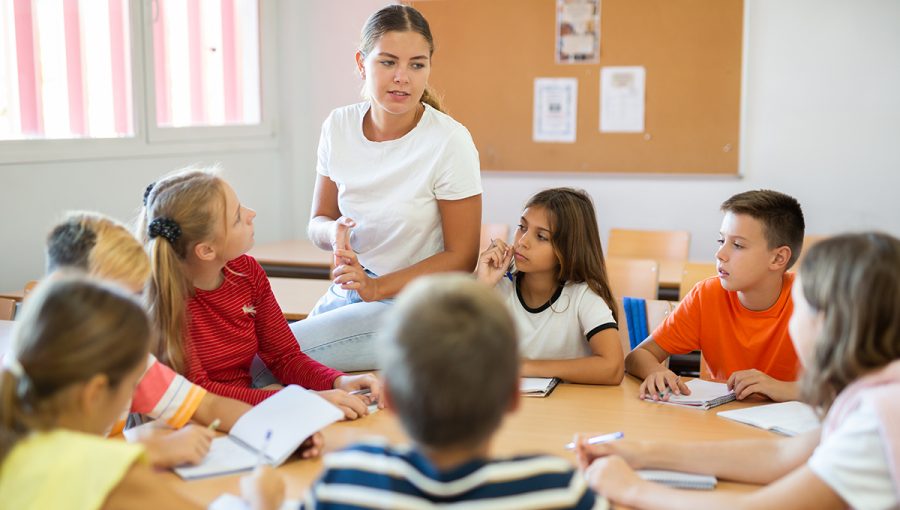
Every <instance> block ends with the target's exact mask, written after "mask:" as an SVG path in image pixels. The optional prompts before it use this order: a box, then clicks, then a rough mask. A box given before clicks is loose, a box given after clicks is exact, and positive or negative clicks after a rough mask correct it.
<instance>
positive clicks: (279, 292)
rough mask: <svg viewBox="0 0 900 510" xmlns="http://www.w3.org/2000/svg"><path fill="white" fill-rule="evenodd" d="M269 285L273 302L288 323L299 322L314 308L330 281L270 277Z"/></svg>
mask: <svg viewBox="0 0 900 510" xmlns="http://www.w3.org/2000/svg"><path fill="white" fill-rule="evenodd" d="M269 284H270V285H271V286H272V293H273V294H274V295H275V300H276V301H278V304H279V305H280V306H281V311H282V312H284V318H285V319H287V320H289V321H299V320H302V319H305V318H306V316H307V315H308V314H309V312H310V311H312V309H313V307H314V306H316V302H317V301H318V300H319V298H320V297H322V296H323V295H324V294H325V292H327V291H328V287H330V286H331V280H308V279H305V278H277V277H270V278H269Z"/></svg>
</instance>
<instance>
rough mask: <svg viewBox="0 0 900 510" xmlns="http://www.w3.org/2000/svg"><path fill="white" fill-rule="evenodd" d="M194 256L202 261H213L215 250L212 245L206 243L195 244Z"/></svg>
mask: <svg viewBox="0 0 900 510" xmlns="http://www.w3.org/2000/svg"><path fill="white" fill-rule="evenodd" d="M194 255H195V256H196V257H197V258H198V259H200V260H203V261H208V260H215V259H216V249H215V248H214V247H213V245H212V244H210V243H207V242H203V243H197V244H195V245H194Z"/></svg>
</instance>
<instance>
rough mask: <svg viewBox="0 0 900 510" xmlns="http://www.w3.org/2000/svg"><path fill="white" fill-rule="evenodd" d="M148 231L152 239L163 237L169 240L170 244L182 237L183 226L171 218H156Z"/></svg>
mask: <svg viewBox="0 0 900 510" xmlns="http://www.w3.org/2000/svg"><path fill="white" fill-rule="evenodd" d="M147 233H148V234H149V235H150V239H153V238H154V237H162V238H164V239H165V240H166V241H169V244H172V245H174V244H175V242H177V241H178V238H179V237H181V227H179V226H178V223H176V222H175V220H173V219H171V218H156V219H155V220H153V221H151V222H150V226H149V227H148V228H147Z"/></svg>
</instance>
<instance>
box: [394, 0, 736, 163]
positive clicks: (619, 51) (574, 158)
mask: <svg viewBox="0 0 900 510" xmlns="http://www.w3.org/2000/svg"><path fill="white" fill-rule="evenodd" d="M410 3H411V4H412V5H413V6H414V7H416V8H417V9H419V10H420V11H421V12H422V13H423V14H424V15H425V17H426V18H427V19H428V21H429V23H430V25H431V30H432V33H433V34H434V38H435V46H436V48H435V54H434V60H433V67H432V72H431V78H430V80H429V82H430V84H431V86H432V87H433V88H434V89H435V90H436V91H437V92H438V93H440V94H442V95H443V100H444V107H445V109H446V110H447V111H448V113H449V114H450V115H452V116H453V117H454V118H455V119H456V120H458V121H460V122H462V123H463V124H464V125H465V126H466V127H467V128H468V129H469V131H470V132H471V133H472V137H473V138H474V140H475V144H476V146H477V147H478V151H479V153H480V155H481V166H482V168H483V169H484V170H510V171H531V172H611V173H695V174H725V175H728V174H732V175H733V174H737V172H738V152H739V150H740V147H739V146H738V142H739V132H740V96H741V90H740V88H741V48H742V38H743V35H742V30H743V11H744V6H743V0H601V9H600V12H601V16H600V58H599V62H598V63H593V64H557V63H556V61H555V54H554V52H555V49H556V33H555V31H556V8H557V4H556V0H419V1H413V2H410ZM602 66H644V67H645V68H646V103H645V111H646V114H645V131H644V132H643V133H601V132H600V130H599V116H600V69H601V67H602ZM535 78H577V79H578V104H577V136H576V140H575V142H574V143H546V142H534V141H533V140H532V115H533V104H534V97H533V95H534V80H535Z"/></svg>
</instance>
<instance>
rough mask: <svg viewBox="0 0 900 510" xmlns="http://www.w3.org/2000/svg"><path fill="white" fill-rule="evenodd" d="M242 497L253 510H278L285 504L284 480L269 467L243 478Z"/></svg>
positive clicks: (256, 470)
mask: <svg viewBox="0 0 900 510" xmlns="http://www.w3.org/2000/svg"><path fill="white" fill-rule="evenodd" d="M241 496H242V497H243V498H244V499H245V500H247V502H248V503H250V508H252V509H253V510H278V508H280V507H281V504H282V503H283V502H284V479H282V478H281V475H279V474H278V473H276V472H275V470H274V469H272V468H270V467H269V466H259V467H258V468H256V469H255V470H254V471H253V473H252V474H249V475H247V476H245V477H243V478H241Z"/></svg>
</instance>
